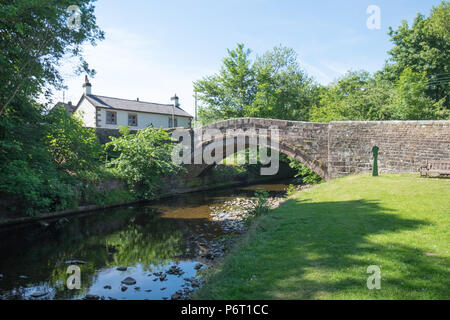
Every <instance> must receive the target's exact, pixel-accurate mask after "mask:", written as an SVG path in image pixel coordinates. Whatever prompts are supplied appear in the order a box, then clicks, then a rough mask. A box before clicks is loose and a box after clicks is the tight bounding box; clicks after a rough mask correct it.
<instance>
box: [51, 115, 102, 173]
mask: <svg viewBox="0 0 450 320" xmlns="http://www.w3.org/2000/svg"><path fill="white" fill-rule="evenodd" d="M46 120H47V122H48V126H47V128H46V134H45V143H46V145H47V146H48V150H49V152H50V154H51V155H52V159H53V161H55V162H56V164H57V165H58V167H59V168H61V169H64V170H67V171H68V172H74V173H75V172H80V171H81V170H92V169H94V170H95V169H97V167H98V165H99V157H100V153H101V151H102V147H101V145H100V143H99V142H98V139H97V136H96V133H95V129H92V128H86V127H84V125H83V122H82V120H81V119H80V118H78V117H76V116H74V115H72V116H70V115H69V114H68V113H67V111H66V110H65V109H64V107H56V108H53V109H52V110H51V111H50V113H49V114H48V115H47V116H46Z"/></svg>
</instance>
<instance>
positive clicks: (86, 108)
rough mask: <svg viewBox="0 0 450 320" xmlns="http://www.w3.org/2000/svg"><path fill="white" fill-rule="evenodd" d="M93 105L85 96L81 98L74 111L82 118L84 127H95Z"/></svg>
mask: <svg viewBox="0 0 450 320" xmlns="http://www.w3.org/2000/svg"><path fill="white" fill-rule="evenodd" d="M95 112H96V109H95V107H94V106H93V105H92V104H91V103H90V102H89V101H88V100H87V99H85V98H83V99H82V101H81V103H80V105H79V106H78V108H77V111H76V112H75V115H78V116H79V117H81V119H82V120H83V123H84V126H85V127H90V128H95V127H96V126H97V125H96V123H95Z"/></svg>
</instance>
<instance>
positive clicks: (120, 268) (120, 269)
mask: <svg viewBox="0 0 450 320" xmlns="http://www.w3.org/2000/svg"><path fill="white" fill-rule="evenodd" d="M127 269H128V267H117V268H116V270H117V271H127Z"/></svg>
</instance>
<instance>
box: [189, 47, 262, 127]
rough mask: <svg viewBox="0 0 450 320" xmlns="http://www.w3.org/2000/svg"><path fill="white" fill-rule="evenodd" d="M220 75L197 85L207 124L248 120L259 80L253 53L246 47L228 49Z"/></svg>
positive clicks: (202, 116)
mask: <svg viewBox="0 0 450 320" xmlns="http://www.w3.org/2000/svg"><path fill="white" fill-rule="evenodd" d="M227 51H228V56H227V57H225V58H224V59H223V65H222V67H221V69H220V72H219V74H216V75H212V76H207V77H205V78H203V79H202V80H199V81H196V82H194V90H195V92H197V93H199V96H198V98H199V100H200V102H202V103H203V106H202V107H201V108H200V110H199V115H200V118H201V119H202V121H203V122H212V121H215V120H221V119H228V118H235V117H244V116H245V115H246V114H247V110H248V108H249V106H250V105H251V103H252V102H253V100H254V96H255V80H254V73H253V70H252V67H251V61H250V59H249V56H250V53H251V51H250V50H249V49H245V47H244V44H238V46H237V48H236V49H234V50H227Z"/></svg>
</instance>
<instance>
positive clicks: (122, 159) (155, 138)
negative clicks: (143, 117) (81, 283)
mask: <svg viewBox="0 0 450 320" xmlns="http://www.w3.org/2000/svg"><path fill="white" fill-rule="evenodd" d="M120 131H121V133H122V136H121V137H119V138H112V140H111V142H109V143H107V145H106V147H107V148H110V147H111V148H112V150H113V151H117V152H120V155H119V156H118V157H117V158H116V159H112V160H111V161H110V162H109V166H113V167H115V168H116V169H117V172H118V173H119V174H121V175H122V176H123V177H125V180H126V181H127V184H128V186H129V188H130V190H131V191H132V192H133V193H134V194H135V195H136V196H137V197H138V198H141V199H156V198H157V190H158V188H159V186H160V184H161V177H162V176H165V175H170V174H173V173H175V172H177V171H179V170H180V169H181V167H180V166H179V165H177V164H175V163H174V162H172V160H171V155H172V154H171V153H172V149H173V144H172V143H168V142H169V141H170V140H171V138H170V135H169V134H168V133H167V131H165V130H163V129H156V128H153V127H148V128H146V129H142V130H139V131H138V132H137V133H136V134H131V133H130V130H129V128H128V127H121V128H120Z"/></svg>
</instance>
